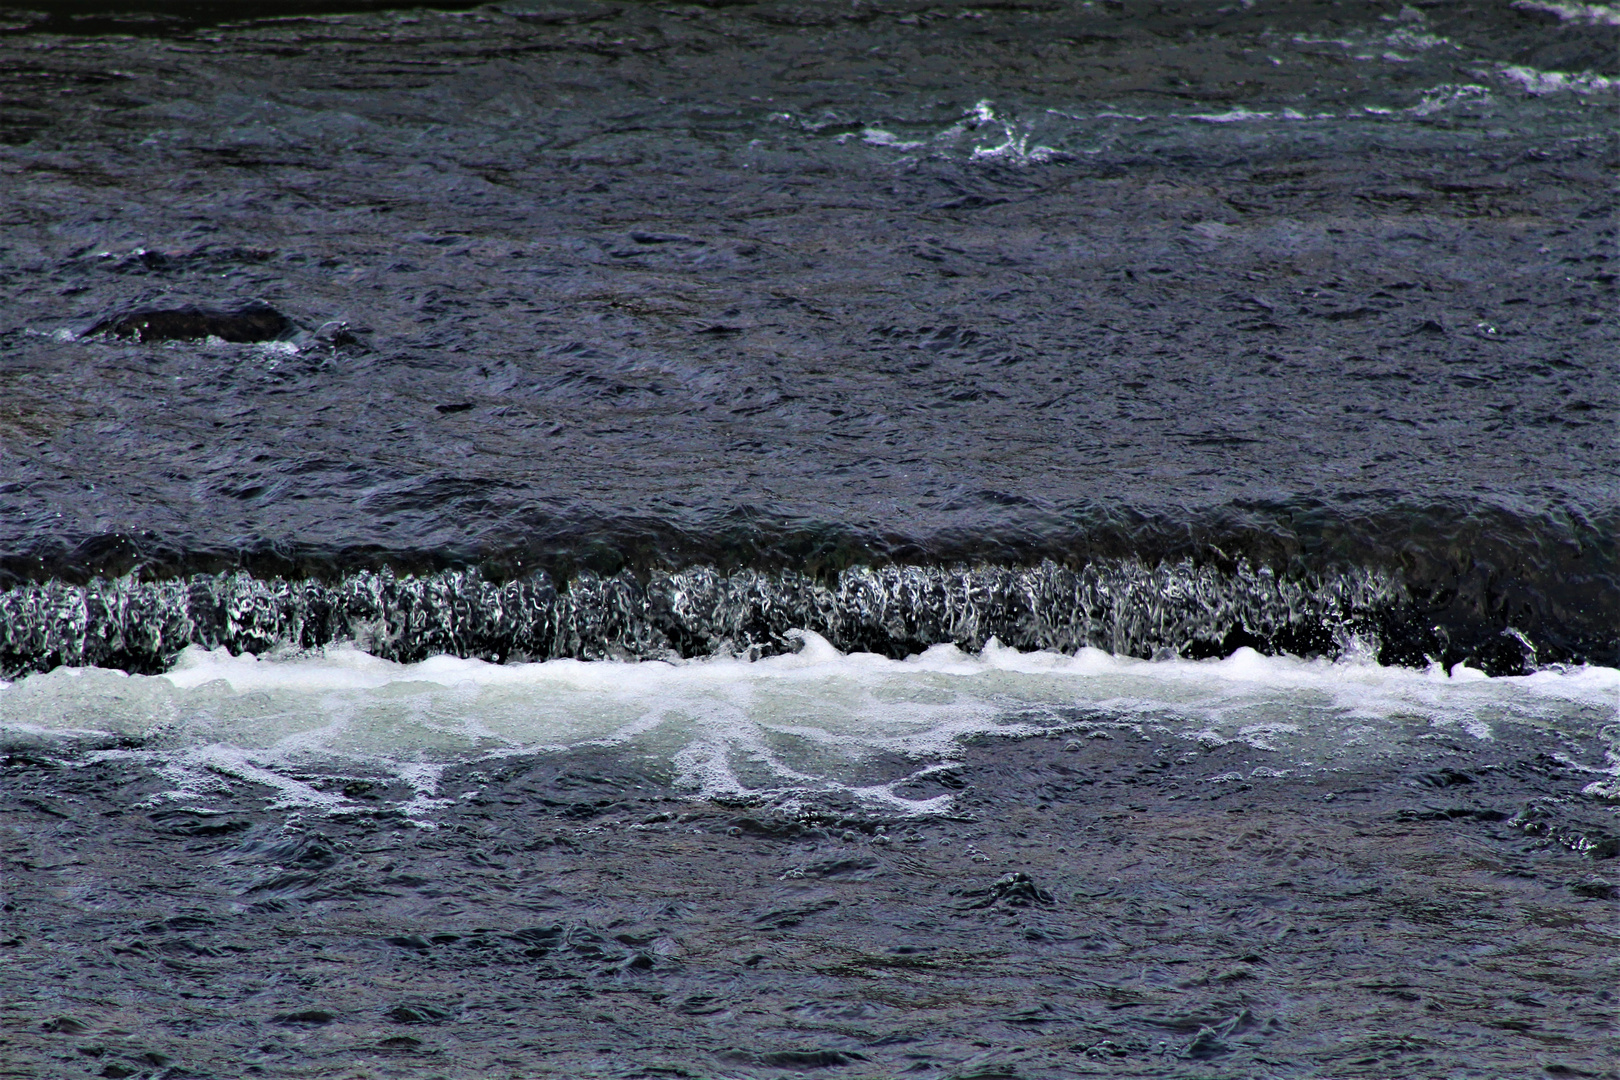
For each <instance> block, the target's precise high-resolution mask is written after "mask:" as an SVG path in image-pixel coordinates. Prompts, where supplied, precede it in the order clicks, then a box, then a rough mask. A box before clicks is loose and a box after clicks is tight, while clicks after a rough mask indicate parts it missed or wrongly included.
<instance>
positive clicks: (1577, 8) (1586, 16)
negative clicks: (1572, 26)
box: [1513, 0, 1620, 26]
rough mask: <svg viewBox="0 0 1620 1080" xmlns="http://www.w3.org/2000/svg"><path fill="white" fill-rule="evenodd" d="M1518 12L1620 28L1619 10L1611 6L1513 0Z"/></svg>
mask: <svg viewBox="0 0 1620 1080" xmlns="http://www.w3.org/2000/svg"><path fill="white" fill-rule="evenodd" d="M1513 6H1514V7H1515V8H1518V9H1519V10H1520V11H1544V12H1546V13H1547V14H1549V15H1556V16H1558V18H1559V19H1560V20H1561V21H1563V22H1570V23H1576V24H1578V25H1586V26H1620V8H1617V7H1615V6H1614V5H1613V4H1580V3H1566V2H1564V0H1514V3H1513Z"/></svg>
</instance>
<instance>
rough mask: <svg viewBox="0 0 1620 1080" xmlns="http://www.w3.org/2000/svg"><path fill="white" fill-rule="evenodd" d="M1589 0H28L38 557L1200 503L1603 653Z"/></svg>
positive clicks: (1252, 528) (0, 552) (1485, 636)
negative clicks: (239, 3) (334, 2)
mask: <svg viewBox="0 0 1620 1080" xmlns="http://www.w3.org/2000/svg"><path fill="white" fill-rule="evenodd" d="M1605 10H1607V9H1599V8H1592V9H1591V11H1587V10H1586V9H1585V8H1582V9H1581V10H1580V11H1575V10H1574V9H1573V8H1572V9H1571V11H1570V12H1564V13H1563V15H1560V14H1558V12H1557V11H1555V10H1554V9H1553V7H1549V6H1546V5H1540V6H1538V5H1522V4H1521V5H1517V6H1515V5H1508V4H1494V3H1493V4H1475V5H1466V6H1463V7H1459V8H1456V9H1451V8H1443V9H1434V10H1432V11H1430V10H1429V9H1423V10H1419V9H1416V8H1403V9H1399V10H1387V11H1386V10H1385V9H1384V8H1383V7H1380V6H1377V5H1372V6H1366V7H1352V8H1344V7H1313V6H1311V5H1282V6H1277V7H1263V8H1255V9H1253V10H1248V9H1244V10H1242V11H1234V12H1224V13H1218V12H1215V11H1214V9H1209V10H1206V9H1204V8H1202V7H1197V6H1192V7H1188V8H1185V9H1174V10H1171V9H1167V10H1166V11H1165V12H1162V13H1159V14H1155V15H1152V16H1147V15H1142V14H1140V13H1133V12H1127V11H1125V10H1124V9H1121V8H1116V7H1110V6H1108V5H1090V6H1088V5H1061V4H1031V5H1012V6H1009V7H998V8H995V9H993V10H989V9H987V10H983V11H981V10H979V9H969V8H956V7H950V6H947V7H942V8H939V9H937V10H936V9H933V8H918V9H916V10H915V11H910V9H906V10H905V11H902V10H900V9H896V10H894V11H889V10H887V9H883V10H881V11H880V10H879V9H876V8H868V7H865V6H862V5H859V4H857V5H855V6H853V7H851V8H849V9H848V10H845V9H843V8H836V9H835V8H833V7H828V6H823V5H788V4H781V5H772V4H762V5H745V6H743V7H740V8H732V7H725V8H707V7H691V8H681V9H678V10H671V11H663V10H662V9H655V8H651V7H644V6H641V5H637V4H630V5H609V4H592V3H561V4H548V3H538V4H530V5H525V4H522V3H514V4H508V5H504V6H496V7H488V8H478V9H474V10H468V11H459V12H442V13H441V12H413V13H400V12H387V11H383V12H377V13H374V14H351V15H342V14H327V13H320V12H318V11H315V10H314V9H293V8H289V9H287V10H286V11H284V12H279V13H278V14H279V15H280V16H281V17H278V18H270V19H265V18H259V19H257V20H256V21H253V20H250V21H246V22H231V21H229V20H230V19H231V18H232V17H233V16H234V17H242V16H248V15H263V14H266V13H265V12H262V11H260V10H259V9H248V8H242V9H232V8H230V7H229V6H228V5H216V6H213V7H208V6H170V7H162V6H161V5H160V6H157V7H154V8H152V9H151V10H149V11H148V12H147V13H145V14H142V13H139V12H137V13H135V14H127V15H121V16H117V17H110V16H106V15H105V14H96V13H95V12H94V10H93V9H91V8H83V9H78V8H73V7H71V6H63V7H59V8H55V9H53V11H54V14H52V13H46V14H37V13H36V14H29V13H27V12H22V11H19V12H17V13H16V14H14V15H11V16H7V19H8V21H7V23H6V26H7V27H8V28H9V29H8V31H7V36H5V37H4V38H0V50H3V51H4V53H5V56H6V60H5V62H4V64H3V65H0V66H3V68H4V70H5V72H6V74H5V75H4V86H5V89H4V91H3V92H4V95H5V97H4V102H5V109H4V120H3V124H4V133H5V134H4V143H5V145H4V148H3V151H0V163H3V164H0V169H3V173H0V175H3V179H0V183H3V184H4V185H5V189H6V190H5V197H4V203H5V206H6V210H5V228H4V231H3V233H0V312H3V316H0V335H3V353H4V358H3V361H0V380H3V384H4V385H3V390H0V440H3V442H0V445H3V447H4V450H3V454H4V456H3V458H0V576H3V580H4V583H5V584H7V585H8V586H11V587H20V586H22V585H24V584H25V583H29V582H34V583H43V582H49V581H52V580H61V581H65V582H68V583H74V584H79V583H83V582H85V581H86V580H89V579H91V578H96V577H120V576H122V575H126V574H130V573H134V574H136V575H137V579H138V580H141V581H153V582H157V581H162V580H165V579H173V578H175V577H177V576H178V577H186V576H187V575H193V574H214V573H218V572H221V571H225V570H234V569H237V568H245V569H247V570H248V571H249V572H251V573H252V574H254V575H255V576H257V577H259V578H262V579H266V580H280V581H285V582H292V583H297V582H302V581H309V580H319V581H325V582H330V583H338V582H341V581H343V580H344V579H345V578H346V576H347V575H353V574H355V573H358V572H363V571H375V570H383V569H388V570H390V571H391V572H394V573H397V574H404V575H409V574H413V573H432V572H438V571H443V570H456V569H469V568H470V569H475V570H477V571H478V573H479V574H481V575H482V576H483V577H484V578H486V579H488V580H490V581H493V582H496V583H499V582H502V581H507V580H531V579H532V580H533V581H535V582H537V583H538V585H537V587H540V588H542V589H544V588H562V589H566V587H567V583H568V581H570V580H572V579H573V578H574V577H575V576H576V575H578V574H580V573H587V574H592V575H596V576H598V577H608V578H612V577H614V576H615V575H627V577H626V578H625V580H627V581H629V582H630V583H631V584H630V586H629V587H631V588H632V589H633V590H635V589H644V587H645V585H646V582H647V580H648V579H647V575H648V574H649V573H654V572H664V571H680V570H683V569H685V568H689V567H714V568H716V569H717V570H718V571H720V572H732V571H736V570H757V571H763V572H768V573H778V574H780V573H787V574H806V575H809V576H810V577H811V578H814V579H816V580H819V581H822V582H824V583H829V584H836V579H837V576H838V574H839V573H841V572H843V571H845V570H848V569H850V568H858V567H862V566H873V565H877V566H881V565H902V566H914V567H923V568H926V567H949V566H974V565H977V566H989V567H998V566H999V567H1012V568H1017V567H1032V566H1035V565H1038V564H1039V563H1041V562H1042V561H1043V560H1050V561H1052V562H1053V563H1055V564H1057V565H1060V566H1063V567H1067V568H1068V569H1069V570H1071V571H1074V572H1085V570H1086V568H1087V567H1089V566H1093V565H1096V566H1099V567H1101V566H1106V565H1113V564H1114V563H1116V562H1119V561H1120V560H1124V561H1125V562H1140V563H1142V564H1143V565H1144V566H1147V567H1152V566H1157V565H1159V564H1160V563H1161V562H1163V561H1165V560H1169V562H1171V563H1177V562H1179V561H1181V560H1191V563H1192V564H1193V565H1194V566H1195V567H1203V568H1207V569H1208V570H1209V571H1211V572H1214V573H1217V574H1219V575H1224V576H1225V577H1226V578H1227V579H1230V580H1232V581H1234V582H1235V581H1237V580H1238V579H1240V578H1242V577H1243V575H1244V574H1247V573H1249V572H1250V571H1255V570H1259V569H1262V568H1264V569H1267V570H1269V571H1271V572H1274V573H1276V574H1279V575H1283V576H1284V577H1287V578H1289V579H1290V580H1296V581H1299V582H1302V583H1306V584H1307V586H1308V587H1309V588H1316V586H1315V585H1309V583H1310V582H1320V581H1324V580H1338V579H1339V578H1340V577H1341V576H1342V575H1344V574H1351V575H1352V576H1353V575H1357V574H1368V573H1370V574H1374V575H1376V576H1387V577H1389V578H1391V579H1392V580H1393V581H1394V582H1395V583H1396V585H1397V587H1398V591H1399V592H1400V594H1401V595H1400V596H1399V597H1398V603H1395V604H1393V606H1391V604H1385V605H1384V607H1383V608H1381V609H1379V610H1377V611H1374V610H1372V609H1370V608H1369V609H1368V610H1366V611H1362V612H1359V613H1358V614H1359V615H1360V616H1362V617H1363V618H1364V620H1372V621H1378V622H1380V624H1381V625H1382V628H1383V630H1382V638H1381V641H1382V642H1383V645H1384V649H1385V655H1386V659H1389V660H1392V661H1396V662H1403V663H1417V664H1420V665H1421V664H1422V663H1424V662H1426V660H1427V659H1428V658H1437V659H1443V660H1445V661H1446V662H1448V663H1453V662H1456V661H1457V660H1459V659H1464V658H1470V657H1471V658H1473V659H1474V660H1475V662H1476V663H1480V664H1483V665H1485V666H1486V667H1487V668H1488V669H1491V670H1503V671H1507V670H1522V669H1523V668H1524V667H1525V665H1527V664H1528V665H1531V666H1533V665H1534V664H1535V663H1537V662H1547V661H1549V660H1583V659H1592V660H1597V661H1602V662H1607V663H1613V662H1614V660H1615V657H1616V656H1617V653H1616V649H1617V638H1616V636H1615V629H1614V628H1615V626H1617V625H1620V583H1617V580H1616V574H1617V570H1620V561H1617V555H1616V545H1615V543H1614V539H1613V538H1614V536H1615V535H1616V531H1617V527H1620V499H1617V495H1616V487H1615V484H1614V479H1613V478H1614V476H1615V475H1616V470H1617V467H1620V460H1617V458H1616V451H1615V443H1614V439H1613V431H1614V428H1613V423H1614V417H1615V410H1616V404H1617V402H1616V396H1615V394H1616V391H1615V386H1616V383H1615V380H1614V377H1613V375H1614V368H1613V357H1614V355H1615V345H1616V332H1615V323H1614V319H1613V309H1614V303H1613V301H1614V276H1613V272H1612V266H1611V263H1610V259H1611V257H1612V255H1613V250H1614V220H1613V208H1612V200H1611V199H1610V196H1609V193H1608V192H1609V187H1608V179H1607V177H1608V173H1607V169H1608V168H1609V167H1610V165H1612V141H1610V140H1609V138H1608V133H1609V131H1610V128H1611V125H1612V121H1613V118H1614V115H1613V103H1614V83H1613V79H1614V77H1615V75H1614V71H1613V70H1612V68H1613V64H1614V61H1613V50H1612V48H1611V46H1612V44H1613V41H1612V39H1613V36H1614V27H1613V25H1612V19H1611V18H1610V16H1608V15H1605V14H1603V12H1604V11H1605ZM907 12H909V13H907ZM1594 13H1595V14H1594ZM109 18H110V19H111V21H110V22H109V21H108V19H109ZM251 304H258V305H261V307H262V308H263V309H265V310H264V312H262V313H261V316H260V317H258V318H257V319H255V317H254V316H253V315H252V311H253V310H254V309H251V308H248V307H247V305H251ZM233 320H234V321H233ZM537 574H539V575H541V576H540V577H535V575H537ZM194 587H195V588H202V589H205V590H214V591H217V589H216V587H215V586H213V585H208V584H206V583H205V582H203V581H202V579H196V582H195V583H194ZM279 587H280V586H277V588H279ZM297 587H300V588H301V587H302V586H297ZM335 587H341V586H335ZM1233 588H1238V586H1236V585H1234V586H1233ZM216 599H217V598H216ZM22 602H23V601H22V600H21V599H19V595H17V594H13V595H12V596H11V599H10V600H8V601H7V603H8V604H10V605H11V606H9V607H8V608H7V609H6V610H7V611H8V612H11V614H9V615H8V618H7V624H8V628H9V630H8V632H9V633H10V634H11V640H10V642H9V644H7V645H6V646H5V648H4V650H3V651H4V652H5V653H6V656H7V661H6V663H7V666H8V669H10V670H14V671H20V670H28V669H31V668H37V667H41V666H49V665H50V663H52V662H55V660H53V658H52V655H50V654H47V653H39V652H38V650H37V649H36V648H35V646H32V645H29V644H27V643H26V642H25V641H21V640H18V636H19V634H24V631H23V630H21V629H19V627H20V626H21V624H22V623H23V622H26V621H27V619H26V618H25V617H24V616H22V615H20V614H17V613H16V612H18V611H19V610H20V608H19V607H18V606H17V605H18V604H21V603H22ZM210 602H211V603H212V602H214V601H210ZM87 617H88V616H87ZM449 617H450V616H448V615H445V614H443V613H441V614H440V615H438V616H435V618H440V619H443V618H449ZM1050 617H1051V618H1054V619H1056V620H1058V621H1062V620H1063V619H1065V618H1067V617H1068V613H1066V612H1054V613H1051V614H1050ZM194 621H205V620H201V616H199V620H194ZM1284 621H1286V620H1284ZM340 622H341V620H340ZM1506 631H1513V633H1511V634H1508V635H1507V636H1506V637H1504V636H1503V635H1504V632H1506ZM343 632H344V631H343V627H342V626H341V625H340V626H338V627H337V628H336V629H335V630H334V631H333V633H336V634H338V635H339V636H341V635H342V633H343ZM27 633H34V631H27ZM1302 635H1303V636H1302ZM1312 635H1314V639H1315V640H1316V644H1315V645H1311V644H1310V642H1307V641H1305V640H1304V639H1305V638H1310V637H1311V636H1312ZM24 636H26V635H24ZM36 636H37V635H36ZM699 636H700V637H701V635H699ZM711 636H712V635H711ZM1272 636H1273V635H1270V634H1269V632H1268V630H1267V627H1266V626H1263V625H1259V624H1258V623H1257V624H1255V625H1252V626H1250V625H1231V626H1227V627H1225V628H1222V630H1221V631H1220V632H1212V633H1206V634H1204V636H1203V637H1202V638H1200V639H1199V640H1200V641H1202V642H1203V643H1204V644H1203V646H1202V647H1204V648H1207V649H1213V650H1216V651H1219V648H1220V647H1221V646H1222V645H1223V643H1224V644H1225V645H1226V646H1232V645H1234V644H1238V643H1247V642H1249V641H1250V640H1251V639H1252V640H1253V641H1256V642H1259V643H1262V644H1267V643H1270V644H1271V645H1273V646H1275V647H1277V648H1283V647H1284V646H1285V645H1290V644H1291V645H1293V646H1295V647H1298V648H1302V649H1304V651H1307V652H1311V651H1321V650H1322V649H1323V648H1324V645H1323V642H1325V641H1328V640H1330V639H1331V638H1332V636H1333V635H1332V634H1331V633H1325V636H1324V632H1319V628H1317V629H1312V628H1305V629H1302V630H1300V632H1299V633H1298V634H1296V635H1295V637H1296V638H1299V639H1300V640H1293V639H1290V640H1289V641H1283V640H1281V639H1278V640H1277V641H1275V642H1273V641H1271V638H1272ZM192 637H197V636H196V635H192ZM206 637H207V635H206V634H203V635H202V637H197V640H204V639H206ZM891 637H892V638H893V640H885V641H878V642H876V643H875V645H876V647H881V648H882V649H883V650H884V651H890V652H899V653H904V652H905V651H908V650H910V649H913V648H915V647H917V645H918V643H917V642H915V641H911V640H910V639H909V638H907V637H906V635H903V634H902V635H899V636H898V637H895V636H893V635H891ZM1521 637H1522V638H1524V639H1525V640H1526V641H1528V642H1530V647H1531V648H1532V649H1533V651H1534V653H1533V655H1532V653H1531V652H1526V650H1525V647H1524V646H1523V645H1522V644H1521V643H1520V640H1519V639H1520V638H1521ZM1228 638H1230V640H1228ZM317 639H320V635H317ZM180 643H181V644H183V641H182V642H180ZM533 644H534V643H533V642H532V641H531V642H527V643H525V642H521V641H512V642H508V643H507V644H506V645H504V646H502V645H500V643H496V644H495V645H494V646H492V647H491V648H489V649H486V650H484V651H485V652H486V653H489V654H490V655H497V656H498V655H502V654H506V653H526V654H532V652H533V649H532V648H531V646H533ZM1193 644H1194V643H1193V642H1192V640H1191V639H1173V638H1171V639H1166V640H1160V641H1144V642H1142V643H1140V644H1139V645H1133V646H1132V648H1133V650H1134V651H1137V652H1139V653H1142V654H1143V655H1151V653H1152V651H1153V649H1155V648H1159V647H1166V646H1168V647H1172V648H1178V649H1180V648H1187V647H1190V646H1192V645H1193ZM170 646H173V647H177V645H175V643H172V642H171V643H169V646H165V647H164V648H158V649H156V650H151V649H149V650H147V654H149V655H147V654H140V650H139V649H136V650H133V651H132V652H131V653H130V655H127V656H122V657H119V659H122V660H123V661H124V662H126V663H128V664H133V665H135V666H138V667H146V668H150V667H152V666H153V665H156V666H159V667H160V666H162V664H163V663H164V662H166V660H167V658H169V657H172V651H173V650H172V647H170ZM693 647H697V646H693ZM31 650H33V651H31ZM165 650H167V651H165ZM1143 650H1145V652H1144V651H1143ZM115 652H116V650H115ZM138 654H140V655H138ZM541 654H542V655H543V654H545V651H544V650H541ZM143 656H144V658H143ZM65 658H66V656H63V657H59V658H58V659H65ZM83 658H86V659H90V658H93V656H92V654H84V657H83Z"/></svg>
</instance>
